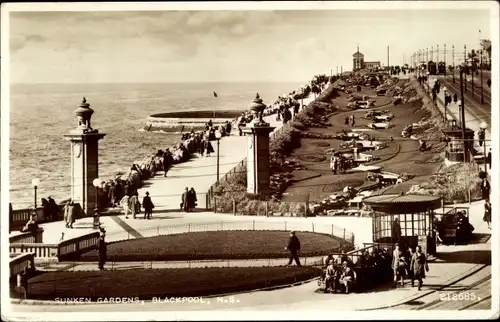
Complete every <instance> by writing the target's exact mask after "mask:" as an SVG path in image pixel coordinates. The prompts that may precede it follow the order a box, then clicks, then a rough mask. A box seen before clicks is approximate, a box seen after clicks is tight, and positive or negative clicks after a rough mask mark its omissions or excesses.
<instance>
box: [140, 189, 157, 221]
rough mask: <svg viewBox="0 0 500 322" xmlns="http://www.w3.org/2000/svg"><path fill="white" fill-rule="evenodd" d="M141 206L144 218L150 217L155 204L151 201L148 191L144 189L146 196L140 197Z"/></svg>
mask: <svg viewBox="0 0 500 322" xmlns="http://www.w3.org/2000/svg"><path fill="white" fill-rule="evenodd" d="M142 208H144V219H151V216H152V215H153V209H154V208H155V205H154V204H153V202H152V201H151V197H150V196H149V192H148V191H146V196H144V198H142Z"/></svg>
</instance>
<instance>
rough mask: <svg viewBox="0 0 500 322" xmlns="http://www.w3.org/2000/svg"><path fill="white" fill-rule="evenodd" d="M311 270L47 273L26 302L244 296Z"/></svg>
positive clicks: (34, 284)
mask: <svg viewBox="0 0 500 322" xmlns="http://www.w3.org/2000/svg"><path fill="white" fill-rule="evenodd" d="M320 273H321V271H320V270H319V269H317V268H313V267H244V268H243V267H238V268H193V269H147V270H144V269H133V270H125V271H80V272H49V273H43V274H41V275H39V276H37V277H34V278H32V279H30V280H29V287H28V294H29V298H30V299H38V300H52V301H53V300H55V299H56V298H68V299H69V298H88V299H91V300H92V301H96V300H98V298H101V299H100V301H102V299H103V298H111V297H113V298H117V297H121V298H132V299H134V298H135V299H136V300H151V298H152V297H200V296H210V295H218V294H225V293H226V294H227V293H233V292H244V291H250V290H255V289H260V288H265V287H272V286H280V285H285V284H291V283H295V282H300V281H305V280H308V279H311V278H314V277H317V276H319V275H320Z"/></svg>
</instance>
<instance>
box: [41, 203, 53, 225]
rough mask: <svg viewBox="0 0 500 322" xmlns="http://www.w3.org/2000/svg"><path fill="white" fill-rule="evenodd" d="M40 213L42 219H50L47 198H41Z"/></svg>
mask: <svg viewBox="0 0 500 322" xmlns="http://www.w3.org/2000/svg"><path fill="white" fill-rule="evenodd" d="M41 202H42V214H43V220H44V221H50V220H51V218H50V217H51V213H50V205H49V202H48V201H47V199H45V198H42V200H41Z"/></svg>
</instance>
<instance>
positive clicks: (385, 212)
mask: <svg viewBox="0 0 500 322" xmlns="http://www.w3.org/2000/svg"><path fill="white" fill-rule="evenodd" d="M363 203H364V204H365V205H367V206H369V207H370V208H371V209H372V210H373V215H372V218H373V219H372V235H373V242H374V243H383V244H391V245H392V244H395V243H398V244H399V245H400V247H401V248H402V247H405V248H406V247H412V248H414V247H416V246H417V245H419V246H421V247H422V250H423V251H424V252H425V253H427V254H428V255H435V254H436V232H435V230H434V229H433V228H434V227H433V226H434V225H433V223H434V216H435V213H434V210H435V209H439V208H440V207H441V199H440V198H439V197H435V196H425V195H399V194H390V195H378V196H371V197H368V198H365V199H364V200H363ZM391 248H392V247H391Z"/></svg>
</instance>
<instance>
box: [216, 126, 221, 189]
mask: <svg viewBox="0 0 500 322" xmlns="http://www.w3.org/2000/svg"><path fill="white" fill-rule="evenodd" d="M221 137H222V133H221V132H220V131H219V130H216V131H215V138H216V139H217V185H218V184H219V150H220V138H221Z"/></svg>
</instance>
